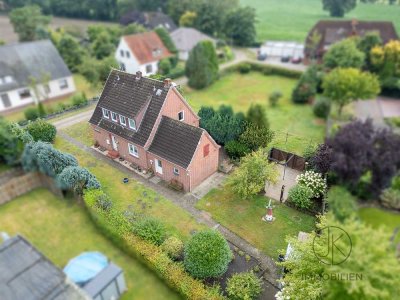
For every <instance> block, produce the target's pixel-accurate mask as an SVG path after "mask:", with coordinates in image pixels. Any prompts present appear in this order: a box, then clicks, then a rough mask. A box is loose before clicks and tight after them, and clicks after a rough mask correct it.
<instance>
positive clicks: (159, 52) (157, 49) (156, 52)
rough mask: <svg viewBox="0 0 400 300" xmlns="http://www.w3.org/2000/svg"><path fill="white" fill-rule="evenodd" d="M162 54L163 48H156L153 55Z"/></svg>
mask: <svg viewBox="0 0 400 300" xmlns="http://www.w3.org/2000/svg"><path fill="white" fill-rule="evenodd" d="M160 55H161V49H159V48H156V49H153V56H160Z"/></svg>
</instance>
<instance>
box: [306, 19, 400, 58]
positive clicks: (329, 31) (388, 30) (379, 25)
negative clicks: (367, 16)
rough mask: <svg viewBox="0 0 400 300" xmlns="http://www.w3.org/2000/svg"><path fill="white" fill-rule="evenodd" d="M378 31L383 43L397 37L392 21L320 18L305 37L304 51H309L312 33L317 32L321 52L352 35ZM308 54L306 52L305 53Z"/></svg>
mask: <svg viewBox="0 0 400 300" xmlns="http://www.w3.org/2000/svg"><path fill="white" fill-rule="evenodd" d="M374 31H375V32H378V33H379V35H380V37H381V39H382V41H383V43H385V44H386V43H387V42H389V41H390V40H395V39H398V36H397V33H396V29H395V28H394V26H393V23H392V22H387V21H357V20H321V21H319V22H318V23H316V24H315V25H314V27H313V28H312V29H311V30H310V32H309V33H308V36H307V38H306V47H305V49H306V52H309V49H310V47H307V45H310V43H311V42H312V35H313V33H314V32H318V33H319V34H320V35H321V40H320V42H319V44H318V51H319V52H320V53H321V52H323V50H324V47H325V46H329V45H331V44H334V43H336V42H338V41H341V40H343V39H345V38H348V37H350V36H353V35H357V36H364V35H365V34H366V33H368V32H374ZM306 54H308V53H306Z"/></svg>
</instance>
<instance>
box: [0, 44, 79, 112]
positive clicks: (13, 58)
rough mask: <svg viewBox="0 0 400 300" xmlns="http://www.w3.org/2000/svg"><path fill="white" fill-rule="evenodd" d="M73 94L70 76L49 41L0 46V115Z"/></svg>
mask: <svg viewBox="0 0 400 300" xmlns="http://www.w3.org/2000/svg"><path fill="white" fill-rule="evenodd" d="M32 78H35V79H36V82H37V83H38V88H37V91H38V92H37V93H36V94H35V92H34V90H32V89H31V88H30V83H31V81H32ZM45 78H46V80H44V79H45ZM73 92H75V85H74V81H73V78H72V74H71V72H70V71H69V69H68V67H67V66H66V64H65V63H64V61H63V59H62V58H61V56H60V54H59V53H58V51H57V49H56V48H55V47H54V45H53V44H52V43H51V41H50V40H41V41H34V42H27V43H18V44H10V45H5V46H0V113H1V112H7V111H11V110H15V109H16V108H22V107H25V106H27V105H30V104H32V103H37V102H38V101H47V100H50V99H55V98H59V97H62V96H66V95H69V94H71V93H73Z"/></svg>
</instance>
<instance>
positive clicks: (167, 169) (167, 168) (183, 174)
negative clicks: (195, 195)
mask: <svg viewBox="0 0 400 300" xmlns="http://www.w3.org/2000/svg"><path fill="white" fill-rule="evenodd" d="M147 158H148V160H149V163H150V162H151V168H152V169H153V172H154V174H155V175H157V176H158V177H160V178H161V179H162V180H164V181H166V182H168V183H169V182H170V181H171V180H172V179H176V180H177V181H179V182H180V183H182V185H183V189H184V190H185V191H186V192H188V191H190V177H189V175H188V174H187V171H186V170H185V169H184V168H182V167H180V166H178V165H175V164H173V163H171V162H169V161H167V160H165V159H163V158H161V157H159V156H157V155H154V154H152V153H150V152H148V153H147ZM155 159H159V160H161V163H162V169H163V170H162V174H159V173H157V172H156V169H155ZM174 167H175V168H177V169H179V175H175V174H174Z"/></svg>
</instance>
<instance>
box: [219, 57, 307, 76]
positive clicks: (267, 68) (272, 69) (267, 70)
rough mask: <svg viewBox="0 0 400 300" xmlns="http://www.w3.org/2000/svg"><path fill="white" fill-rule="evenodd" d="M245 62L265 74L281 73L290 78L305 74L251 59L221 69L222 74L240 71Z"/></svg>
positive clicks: (252, 68)
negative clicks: (251, 60)
mask: <svg viewBox="0 0 400 300" xmlns="http://www.w3.org/2000/svg"><path fill="white" fill-rule="evenodd" d="M243 64H245V65H249V66H250V67H251V70H252V71H257V72H261V73H263V74H265V75H279V76H284V77H288V78H295V79H299V78H300V76H301V75H302V74H303V72H302V71H296V70H289V69H285V68H281V67H277V66H272V65H266V64H262V63H257V62H249V61H246V62H243V63H239V64H237V65H233V66H231V67H228V68H226V69H224V70H223V71H221V73H220V74H221V75H225V74H230V73H232V72H240V70H241V69H242V65H243Z"/></svg>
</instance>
